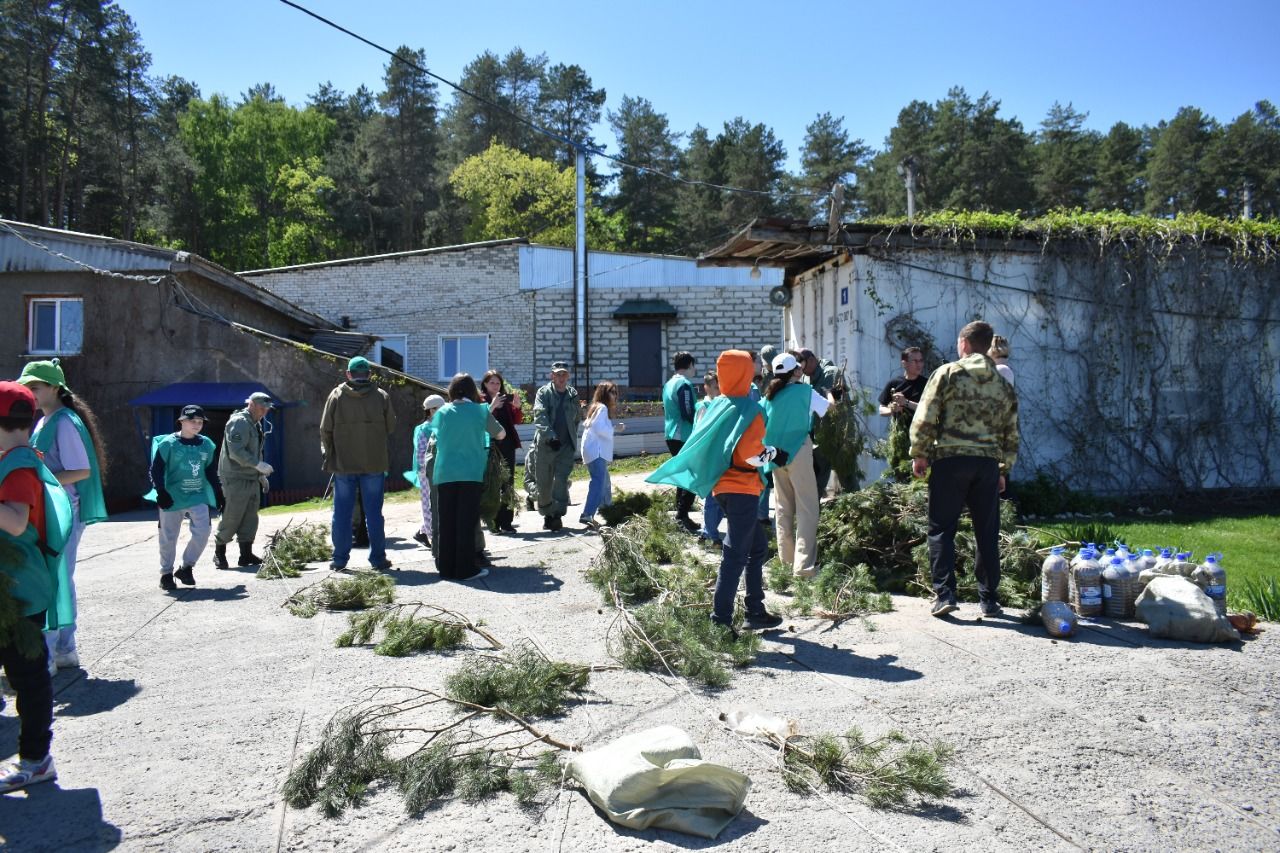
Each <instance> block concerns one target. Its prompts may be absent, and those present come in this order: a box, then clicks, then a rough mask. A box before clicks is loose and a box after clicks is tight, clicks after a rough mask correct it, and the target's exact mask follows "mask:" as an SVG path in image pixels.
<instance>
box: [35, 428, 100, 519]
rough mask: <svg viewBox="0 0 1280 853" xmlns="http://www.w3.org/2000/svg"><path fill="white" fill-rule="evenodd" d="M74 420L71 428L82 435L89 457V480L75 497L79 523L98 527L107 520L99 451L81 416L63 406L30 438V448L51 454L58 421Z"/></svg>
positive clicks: (79, 488) (81, 438) (82, 482)
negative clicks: (61, 419)
mask: <svg viewBox="0 0 1280 853" xmlns="http://www.w3.org/2000/svg"><path fill="white" fill-rule="evenodd" d="M60 417H68V418H71V424H72V426H74V427H75V428H76V432H77V433H79V434H80V440H81V441H82V442H84V449H85V451H86V455H87V456H88V457H89V476H88V477H87V478H86V479H83V480H81V481H80V482H78V483H76V484H75V486H76V494H77V495H78V496H79V497H80V523H81V524H96V523H97V522H99V521H106V519H107V502H106V500H105V499H104V498H103V496H102V474H101V473H100V472H99V471H98V448H96V447H94V446H93V438H92V437H91V436H90V435H89V430H88V429H87V428H86V427H85V425H84V421H82V420H80V416H79V415H77V414H76V413H75V412H73V411H71V410H70V409H68V408H67V407H65V406H63V407H62V408H61V409H58V411H56V412H54V413H53V414H52V415H50V416H49V417H47V418H45V420H44V425H43V426H41V427H40V429H38V430H36V431H35V432H34V433H32V435H31V446H32V447H34V448H35V449H36V450H39V451H40V452H41V453H48V452H49V448H50V447H51V446H53V443H54V441H56V440H57V438H58V423H57V421H58V418H60Z"/></svg>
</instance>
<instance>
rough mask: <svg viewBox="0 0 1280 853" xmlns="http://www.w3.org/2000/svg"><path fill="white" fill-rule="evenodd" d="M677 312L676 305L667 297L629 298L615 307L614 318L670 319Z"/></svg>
mask: <svg viewBox="0 0 1280 853" xmlns="http://www.w3.org/2000/svg"><path fill="white" fill-rule="evenodd" d="M677 313H678V312H677V311H676V307H675V306H674V305H672V304H671V303H670V302H667V301H666V300H665V299H628V300H627V301H626V302H623V303H622V304H621V305H619V306H618V307H617V308H615V309H613V319H615V320H638V319H641V318H647V317H665V318H668V319H669V318H671V317H674V316H676V314H677Z"/></svg>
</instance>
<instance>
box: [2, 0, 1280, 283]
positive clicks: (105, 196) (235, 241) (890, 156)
mask: <svg viewBox="0 0 1280 853" xmlns="http://www.w3.org/2000/svg"><path fill="white" fill-rule="evenodd" d="M396 56H397V60H402V61H396V60H393V61H391V62H389V63H388V64H387V65H386V68H385V73H384V75H383V79H382V81H381V88H380V90H379V91H377V92H374V91H371V90H370V89H369V88H367V87H364V86H361V87H360V88H359V89H357V90H356V91H355V92H349V93H348V92H341V91H338V90H337V89H335V88H334V87H333V86H332V85H330V84H329V83H322V84H320V85H318V86H317V88H316V91H315V92H314V93H312V94H311V95H310V96H308V98H307V101H306V103H305V105H303V106H293V105H290V104H287V103H286V102H285V100H284V99H283V98H282V97H281V96H280V95H279V94H278V93H277V92H276V91H275V90H274V88H273V87H272V86H271V85H270V84H269V83H264V84H261V85H258V86H255V87H253V88H252V89H250V90H249V91H247V92H244V93H242V94H240V95H239V96H238V97H237V98H235V99H232V98H229V97H227V96H225V95H222V94H211V95H209V96H207V97H205V96H204V95H203V94H202V93H201V91H200V88H199V86H198V85H197V84H196V83H195V82H193V81H189V80H185V79H183V78H181V77H166V78H158V77H155V76H152V75H150V74H149V70H150V56H149V55H148V54H147V52H146V50H145V48H144V46H143V42H142V38H141V36H140V34H139V33H138V31H137V28H136V27H135V26H134V23H133V21H132V20H131V19H130V18H129V16H128V15H127V14H126V13H125V12H124V11H123V10H121V9H120V8H119V7H118V6H115V5H114V4H112V3H111V2H109V0H0V215H3V216H4V217H7V218H12V219H18V220H23V221H27V222H33V223H37V224H42V225H54V226H58V227H66V228H72V229H75V230H80V231H86V232H90V233H97V234H106V235H111V236H118V237H122V238H125V239H130V240H138V241H142V242H148V243H154V244H159V245H166V246H173V247H177V248H183V249H187V250H189V251H193V252H196V253H197V254H200V255H203V256H205V257H208V258H210V259H212V260H214V261H217V262H219V263H221V264H223V265H224V266H227V267H229V268H231V269H238V270H244V269H254V268H261V267H268V266H280V265H286V264H294V263H305V262H309V261H317V260H327V259H331V258H337V257H349V256H353V255H364V254H377V253H383V252H394V251H403V250H409V249H415V248H421V247H424V246H435V245H448V244H451V243H458V242H464V241H471V240H484V239H496V238H502V237H513V236H527V237H530V238H531V239H535V240H539V241H542V242H550V243H558V244H567V243H568V242H569V241H570V240H571V237H572V228H573V216H572V211H573V190H574V183H573V154H574V152H573V148H572V146H570V145H567V144H565V142H564V140H575V141H578V142H580V143H583V144H585V145H587V146H589V147H591V148H600V149H603V150H606V151H607V152H608V153H609V154H611V155H613V156H614V157H616V158H618V160H621V161H623V162H624V163H627V164H631V166H634V167H641V168H631V167H626V166H621V165H619V164H618V163H617V162H615V161H613V160H610V159H607V158H604V157H600V156H596V157H593V158H592V159H591V161H590V169H589V186H590V192H589V205H590V207H589V211H588V229H589V239H590V240H591V243H592V245H594V246H597V247H602V248H612V249H620V250H631V251H643V252H667V253H677V254H695V253H697V252H699V251H702V250H705V249H707V248H710V247H711V246H714V245H715V244H717V243H718V242H720V241H722V240H724V239H725V238H727V237H728V236H729V235H730V234H731V233H733V231H734V230H735V229H737V228H739V227H741V226H742V225H743V224H745V223H746V222H747V221H749V220H750V219H752V218H754V217H758V216H780V217H791V218H811V217H812V218H814V219H815V220H817V221H825V220H826V218H827V216H828V212H829V203H830V195H831V190H832V187H833V186H835V185H836V184H842V185H843V186H844V194H843V195H844V208H843V216H844V218H845V219H853V218H866V217H877V216H901V215H903V214H905V212H906V193H905V190H904V187H903V180H902V177H901V176H900V174H899V168H900V166H901V165H902V164H903V162H904V161H906V160H908V158H909V159H910V162H911V164H912V168H913V170H914V171H915V174H916V207H917V210H918V211H922V212H928V211H931V210H942V209H971V210H989V211H1014V210H1021V211H1025V212H1028V213H1037V212H1043V211H1047V210H1050V209H1054V208H1059V207H1067V208H1076V207H1079V208H1084V209H1094V210H1113V209H1114V210H1122V211H1125V212H1129V213H1147V214H1151V215H1155V216H1170V215H1174V214H1177V213H1182V212H1190V211H1200V212H1205V213H1210V214H1213V215H1217V216H1223V217H1238V216H1245V215H1247V216H1252V217H1254V218H1276V217H1277V216H1278V215H1280V114H1278V113H1277V110H1276V108H1275V107H1274V106H1273V105H1272V104H1271V103H1270V102H1268V101H1265V100H1264V101H1259V102H1258V103H1257V104H1256V106H1255V107H1254V108H1253V109H1252V110H1249V111H1248V112H1245V113H1243V114H1242V115H1240V116H1238V117H1236V118H1235V119H1233V120H1232V121H1231V122H1230V123H1228V124H1222V123H1220V122H1218V121H1217V120H1216V119H1215V118H1213V117H1211V116H1208V115H1206V114H1205V113H1204V112H1203V111H1201V110H1199V109H1197V108H1195V107H1184V108H1182V109H1180V110H1179V111H1178V113H1177V114H1176V115H1175V116H1173V117H1172V118H1171V119H1169V120H1168V121H1161V122H1159V123H1158V124H1157V125H1155V126H1154V127H1152V126H1141V127H1134V126H1130V125H1128V124H1125V123H1124V122H1117V123H1116V124H1115V125H1114V126H1112V127H1111V128H1110V130H1108V131H1107V132H1106V133H1099V132H1096V131H1093V130H1089V129H1086V127H1085V122H1086V120H1087V117H1088V115H1087V113H1083V112H1080V111H1078V110H1077V109H1076V108H1075V107H1074V106H1073V105H1072V104H1066V105H1062V104H1059V103H1055V104H1054V105H1053V106H1052V107H1051V108H1050V110H1049V112H1048V114H1047V115H1046V116H1045V117H1044V119H1043V120H1042V121H1041V122H1040V124H1039V125H1038V126H1037V127H1035V128H1033V129H1027V128H1025V127H1024V126H1023V125H1022V123H1021V122H1020V121H1019V120H1018V119H1017V118H1014V117H1009V116H1004V115H1001V113H1000V102H999V101H998V100H996V99H994V98H992V97H991V96H990V95H989V94H983V95H982V96H981V97H979V98H976V99H975V98H974V97H972V96H971V95H969V94H968V93H967V92H966V91H965V90H964V89H963V88H960V87H956V88H952V89H951V90H949V91H948V92H947V94H946V96H945V97H943V98H941V99H939V100H937V101H935V102H933V103H928V102H925V101H912V102H911V103H910V104H908V105H907V106H906V107H905V108H903V110H902V111H901V112H900V113H899V114H898V120H897V123H896V124H895V125H894V127H893V128H892V129H890V131H889V133H888V135H887V136H886V138H885V140H884V142H883V145H882V146H881V147H880V148H878V149H873V148H872V147H871V146H870V145H868V144H867V143H866V142H865V141H864V140H862V139H857V138H854V137H852V136H851V135H850V133H849V131H848V130H847V129H846V128H845V126H844V120H843V118H841V117H840V116H838V115H833V114H832V113H829V112H824V113H822V114H821V115H818V116H817V117H816V118H815V119H814V120H813V121H812V122H811V123H810V124H809V125H808V126H807V127H806V129H805V135H804V139H803V140H802V142H801V145H800V156H799V164H800V168H799V171H798V172H794V173H793V172H790V171H788V169H787V167H786V163H787V151H786V148H785V147H784V144H783V142H782V140H780V139H779V138H778V137H777V136H776V135H775V134H774V132H773V130H772V129H771V128H770V127H768V126H767V125H766V124H764V123H759V122H752V121H750V120H748V119H746V118H742V117H738V118H735V119H733V120H732V121H728V122H725V123H724V124H723V126H722V127H720V128H718V129H712V128H707V127H703V126H701V125H698V126H695V127H694V128H693V129H692V130H690V131H687V132H685V131H677V130H676V129H674V128H672V127H671V125H670V123H669V121H668V119H667V117H666V116H665V115H664V114H663V113H662V112H660V111H659V110H658V109H657V108H656V107H655V106H654V105H653V104H652V103H651V102H649V101H648V100H646V99H645V98H643V97H641V96H638V95H624V96H623V97H622V98H621V100H620V101H618V102H617V105H616V107H615V108H612V109H609V108H607V107H606V92H605V90H604V89H603V88H597V87H596V86H594V84H593V83H592V80H591V77H590V76H589V75H588V74H587V72H586V71H585V70H584V69H583V68H582V67H580V66H578V65H572V64H568V65H566V64H559V63H556V64H553V63H551V61H550V60H549V59H548V58H547V57H546V56H545V55H541V54H539V55H530V54H528V53H525V52H524V51H523V50H521V49H520V48H515V49H512V50H511V51H509V52H508V53H506V55H502V56H500V55H498V54H496V53H493V52H490V51H485V52H484V53H482V54H480V55H479V56H478V57H476V58H475V59H474V60H473V61H472V62H471V63H470V64H468V65H467V67H466V68H465V69H464V70H463V73H462V76H461V79H460V80H459V81H458V82H459V84H460V85H461V86H462V87H463V88H465V89H467V90H469V91H471V92H475V93H477V94H479V95H481V96H483V98H484V99H485V100H486V101H488V102H489V103H484V102H481V101H478V100H476V99H473V98H471V97H468V96H466V95H463V94H461V93H458V92H449V93H446V94H447V96H448V97H447V99H446V98H445V97H443V96H442V93H441V91H440V88H439V86H438V85H437V84H436V83H435V82H434V81H433V80H432V79H431V78H430V77H428V76H427V75H426V74H424V73H422V71H421V70H419V69H421V68H426V67H428V62H427V58H426V55H425V53H424V51H422V50H414V49H411V48H409V47H401V48H400V49H399V50H398V51H397V53H396ZM414 66H417V68H415V67H414ZM491 105H496V106H491ZM602 118H603V119H605V120H606V122H607V126H608V128H609V129H610V131H611V132H612V134H613V139H612V140H596V139H593V138H592V133H593V131H594V128H595V127H596V125H597V124H598V123H599V122H600V121H601V119H602ZM537 127H542V128H546V129H547V130H549V131H551V133H550V134H545V133H542V132H540V131H539V130H538V129H537ZM672 177H675V178H679V179H680V180H679V181H676V180H672ZM721 187H737V188H741V189H746V190H752V191H754V192H749V193H748V192H735V191H731V190H728V189H723V188H721Z"/></svg>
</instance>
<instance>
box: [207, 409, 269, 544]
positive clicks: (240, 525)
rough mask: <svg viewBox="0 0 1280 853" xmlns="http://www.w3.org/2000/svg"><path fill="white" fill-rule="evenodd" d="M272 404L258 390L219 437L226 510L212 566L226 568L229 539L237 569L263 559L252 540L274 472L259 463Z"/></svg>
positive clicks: (219, 528) (219, 461)
mask: <svg viewBox="0 0 1280 853" xmlns="http://www.w3.org/2000/svg"><path fill="white" fill-rule="evenodd" d="M274 405H275V404H274V403H273V402H272V400H271V397H270V395H268V394H264V393H262V392H261V391H258V392H255V393H253V394H250V395H249V399H247V400H245V401H244V408H243V409H239V410H237V411H236V412H234V413H233V414H232V415H231V418H230V419H229V420H228V421H227V427H226V429H225V430H224V431H223V434H222V451H221V453H219V454H218V479H219V480H221V481H222V492H223V494H224V495H225V496H226V507H225V508H224V509H223V510H222V518H221V519H220V520H219V521H218V532H217V533H215V534H214V537H213V565H214V568H218V569H229V568H231V566H230V564H228V563H227V545H229V544H230V543H231V539H232V537H235V538H236V539H237V540H238V541H239V542H240V559H239V560H238V561H237V562H236V565H239V566H259V565H261V564H262V558H261V557H259V556H258V555H257V554H255V553H253V539H254V537H255V536H257V535H258V507H259V506H261V504H262V493H263V492H264V491H266V490H267V488H268V485H267V478H268V477H270V476H271V471H272V470H273V469H272V468H271V466H270V465H269V464H267V463H266V462H263V461H262V450H263V447H262V445H263V438H264V433H263V430H262V419H263V418H265V417H266V416H267V412H269V411H271V409H272V407H273V406H274Z"/></svg>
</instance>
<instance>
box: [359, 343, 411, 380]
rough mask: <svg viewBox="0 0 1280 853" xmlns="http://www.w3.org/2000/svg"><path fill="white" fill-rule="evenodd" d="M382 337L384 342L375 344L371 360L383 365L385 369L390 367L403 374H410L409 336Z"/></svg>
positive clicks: (370, 355)
mask: <svg viewBox="0 0 1280 853" xmlns="http://www.w3.org/2000/svg"><path fill="white" fill-rule="evenodd" d="M380 337H381V338H382V340H380V341H378V342H377V343H375V344H374V345H373V352H371V353H369V358H370V360H371V361H374V362H376V363H377V364H381V365H382V366H383V367H389V368H391V369H392V370H398V371H400V372H401V373H408V372H409V336H408V335H381V336H380Z"/></svg>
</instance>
